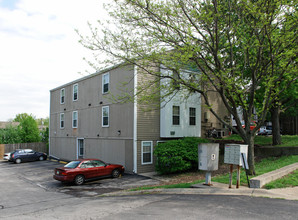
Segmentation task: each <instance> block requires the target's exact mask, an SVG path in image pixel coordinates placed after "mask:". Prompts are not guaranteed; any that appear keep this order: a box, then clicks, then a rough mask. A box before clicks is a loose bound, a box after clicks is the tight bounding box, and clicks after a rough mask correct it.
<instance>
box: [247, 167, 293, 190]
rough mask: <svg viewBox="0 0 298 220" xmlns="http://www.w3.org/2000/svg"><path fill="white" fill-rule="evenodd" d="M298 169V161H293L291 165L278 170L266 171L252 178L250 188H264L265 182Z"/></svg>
mask: <svg viewBox="0 0 298 220" xmlns="http://www.w3.org/2000/svg"><path fill="white" fill-rule="evenodd" d="M296 169H298V163H293V164H291V165H288V166H285V167H282V168H280V169H278V170H274V171H271V172H269V173H265V174H263V175H260V176H257V177H254V178H251V179H250V188H262V187H263V186H264V185H265V184H267V183H269V182H271V181H273V180H277V179H280V178H281V177H283V176H286V175H287V174H289V173H291V172H293V171H295V170H296Z"/></svg>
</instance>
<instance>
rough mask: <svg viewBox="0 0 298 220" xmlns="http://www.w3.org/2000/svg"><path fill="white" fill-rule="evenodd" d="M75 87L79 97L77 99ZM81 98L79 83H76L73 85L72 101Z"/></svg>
mask: <svg viewBox="0 0 298 220" xmlns="http://www.w3.org/2000/svg"><path fill="white" fill-rule="evenodd" d="M75 87H77V98H76V99H75ZM78 99H79V85H78V84H77V83H76V84H74V85H73V86H72V101H74V102H75V101H78Z"/></svg>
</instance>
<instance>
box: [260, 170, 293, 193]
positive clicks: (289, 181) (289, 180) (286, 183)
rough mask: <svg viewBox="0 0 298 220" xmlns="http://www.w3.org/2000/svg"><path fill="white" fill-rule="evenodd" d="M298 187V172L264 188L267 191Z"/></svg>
mask: <svg viewBox="0 0 298 220" xmlns="http://www.w3.org/2000/svg"><path fill="white" fill-rule="evenodd" d="M293 186H298V170H295V171H294V172H292V173H290V174H289V175H287V176H284V177H283V178H281V179H278V180H275V181H272V182H270V183H268V184H266V185H265V186H264V188H266V189H275V188H285V187H293Z"/></svg>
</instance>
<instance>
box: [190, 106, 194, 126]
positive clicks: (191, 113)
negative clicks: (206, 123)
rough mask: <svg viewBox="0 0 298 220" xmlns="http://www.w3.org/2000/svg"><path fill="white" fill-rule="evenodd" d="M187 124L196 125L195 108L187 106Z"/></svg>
mask: <svg viewBox="0 0 298 220" xmlns="http://www.w3.org/2000/svg"><path fill="white" fill-rule="evenodd" d="M189 125H196V109H195V108H189Z"/></svg>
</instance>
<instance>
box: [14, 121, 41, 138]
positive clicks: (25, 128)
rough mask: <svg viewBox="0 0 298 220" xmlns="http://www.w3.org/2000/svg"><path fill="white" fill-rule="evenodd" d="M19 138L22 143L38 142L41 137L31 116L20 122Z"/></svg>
mask: <svg viewBox="0 0 298 220" xmlns="http://www.w3.org/2000/svg"><path fill="white" fill-rule="evenodd" d="M19 127H20V136H21V139H22V142H23V143H30V142H39V141H40V139H41V137H40V134H39V130H38V126H37V123H36V121H35V119H34V118H33V117H32V116H27V117H25V118H23V119H22V120H21V121H20V125H19Z"/></svg>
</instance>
